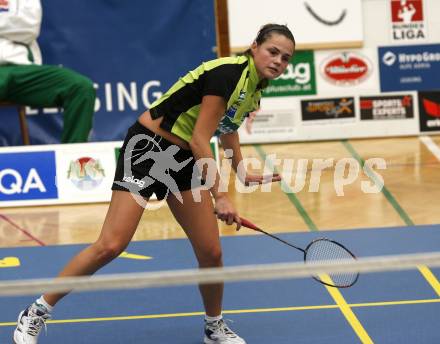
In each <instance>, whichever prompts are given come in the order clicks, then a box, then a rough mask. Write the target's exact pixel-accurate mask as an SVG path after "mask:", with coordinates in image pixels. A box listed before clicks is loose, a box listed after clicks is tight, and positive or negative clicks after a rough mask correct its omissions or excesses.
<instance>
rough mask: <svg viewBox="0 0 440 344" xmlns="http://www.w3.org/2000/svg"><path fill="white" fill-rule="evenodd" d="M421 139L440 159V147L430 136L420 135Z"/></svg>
mask: <svg viewBox="0 0 440 344" xmlns="http://www.w3.org/2000/svg"><path fill="white" fill-rule="evenodd" d="M419 139H420V141H422V142H423V143H424V144H425V146H426V148H428V149H429V150H430V151H431V153H432V154H434V155H435V157H436V158H437V160H439V161H440V147H439V146H438V145H437V144H436V143H435V142H434V141H433V140H432V139H431V138H430V137H429V136H419Z"/></svg>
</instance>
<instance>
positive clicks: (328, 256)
mask: <svg viewBox="0 0 440 344" xmlns="http://www.w3.org/2000/svg"><path fill="white" fill-rule="evenodd" d="M240 219H241V225H242V226H244V227H246V228H249V229H253V230H254V231H257V232H261V233H263V234H266V235H268V236H270V237H271V238H274V239H276V240H278V241H281V242H282V243H283V244H286V245H288V246H290V247H293V248H295V249H297V250H299V251H301V252H303V253H304V263H307V264H310V263H312V264H313V263H316V262H319V261H327V262H337V261H339V260H344V261H346V260H350V259H352V260H355V259H356V257H355V255H354V254H353V253H352V252H350V250H348V249H347V248H346V247H345V246H344V245H342V244H340V243H338V242H336V241H334V240H330V239H327V238H318V239H315V240H313V241H312V242H310V243H309V244H308V245H307V247H306V248H305V249H302V248H300V247H297V246H295V245H292V244H291V243H289V242H287V241H284V240H283V239H281V238H278V237H277V236H275V235H273V234H270V233H267V232H266V231H264V230H262V229H261V228H259V227H257V226H256V225H254V224H253V223H252V222H250V221H248V220H246V219H243V218H240ZM313 278H314V279H315V280H317V281H318V282H320V283H322V284H325V285H328V286H330V287H336V288H348V287H351V286H352V285H353V284H355V283H356V282H357V280H358V278H359V273H358V272H345V273H332V274H323V275H319V276H313Z"/></svg>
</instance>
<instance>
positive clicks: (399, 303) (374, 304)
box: [0, 298, 440, 327]
mask: <svg viewBox="0 0 440 344" xmlns="http://www.w3.org/2000/svg"><path fill="white" fill-rule="evenodd" d="M427 303H440V299H438V298H437V299H420V300H396V301H386V302H365V303H352V304H348V306H350V307H352V308H361V307H389V306H403V305H418V304H427ZM322 309H338V306H337V305H316V306H294V307H276V308H254V309H232V310H224V311H223V314H249V313H271V312H298V311H314V310H322ZM204 314H205V313H204V312H182V313H168V314H166V313H163V314H144V315H128V316H117V317H101V318H80V319H60V320H48V321H47V323H48V324H66V323H87V322H102V321H124V320H141V319H163V318H178V317H192V316H201V315H204ZM16 325H17V322H12V321H11V322H0V327H7V326H16Z"/></svg>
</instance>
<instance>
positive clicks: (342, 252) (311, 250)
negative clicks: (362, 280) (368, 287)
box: [304, 238, 359, 288]
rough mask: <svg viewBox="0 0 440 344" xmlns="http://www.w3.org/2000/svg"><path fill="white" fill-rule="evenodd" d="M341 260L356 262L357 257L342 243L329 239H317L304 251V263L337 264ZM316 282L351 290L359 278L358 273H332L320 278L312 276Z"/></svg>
mask: <svg viewBox="0 0 440 344" xmlns="http://www.w3.org/2000/svg"><path fill="white" fill-rule="evenodd" d="M341 260H344V261H346V260H356V256H355V255H354V254H353V252H351V251H350V250H349V249H348V248H346V247H345V246H344V245H342V244H341V243H339V242H337V241H334V240H331V239H327V238H317V239H315V240H313V241H312V242H310V243H309V244H308V245H307V247H306V248H305V250H304V263H306V264H313V263H317V262H323V261H327V262H335V263H337V262H338V261H341ZM312 277H313V278H314V279H315V280H316V281H318V282H320V283H322V284H324V285H327V286H330V287H336V288H349V287H351V286H353V285H354V284H355V283H356V282H357V280H358V278H359V273H358V272H346V273H332V274H324V275H320V276H312Z"/></svg>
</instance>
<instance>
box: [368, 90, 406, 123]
mask: <svg viewBox="0 0 440 344" xmlns="http://www.w3.org/2000/svg"><path fill="white" fill-rule="evenodd" d="M360 109H361V119H362V120H383V119H405V118H414V110H413V97H412V95H410V94H406V95H395V96H375V97H360Z"/></svg>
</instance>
